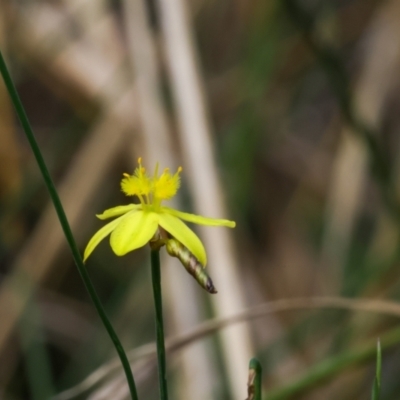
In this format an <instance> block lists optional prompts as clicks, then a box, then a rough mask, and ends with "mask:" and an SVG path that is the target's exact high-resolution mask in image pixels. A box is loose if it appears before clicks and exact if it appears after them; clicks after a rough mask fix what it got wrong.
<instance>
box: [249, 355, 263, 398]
mask: <svg viewBox="0 0 400 400" xmlns="http://www.w3.org/2000/svg"><path fill="white" fill-rule="evenodd" d="M261 378H262V367H261V364H260V362H259V361H258V360H257V359H256V358H252V359H251V360H250V364H249V383H248V398H247V400H261V394H262V389H261V383H262V379H261Z"/></svg>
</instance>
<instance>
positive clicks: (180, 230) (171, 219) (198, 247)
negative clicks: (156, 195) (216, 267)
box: [158, 213, 207, 267]
mask: <svg viewBox="0 0 400 400" xmlns="http://www.w3.org/2000/svg"><path fill="white" fill-rule="evenodd" d="M159 216H160V219H159V221H158V223H159V225H160V226H161V227H163V228H164V229H165V230H166V231H167V232H168V233H170V234H171V235H172V236H173V237H174V238H175V239H176V240H178V241H179V242H181V243H182V244H183V245H184V246H185V247H187V248H188V249H189V251H190V252H191V253H192V254H193V255H194V256H195V257H196V258H197V259H198V260H199V261H200V263H201V265H203V267H205V266H206V264H207V255H206V251H205V250H204V246H203V243H201V240H200V239H199V238H198V237H197V235H196V234H195V233H194V232H193V231H192V230H191V229H190V228H188V227H187V226H186V225H185V224H184V223H183V222H182V221H181V220H180V219H178V218H176V217H175V216H173V215H171V214H167V213H161V214H159Z"/></svg>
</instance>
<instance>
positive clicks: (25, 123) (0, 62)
mask: <svg viewBox="0 0 400 400" xmlns="http://www.w3.org/2000/svg"><path fill="white" fill-rule="evenodd" d="M0 72H1V75H2V76H3V79H4V83H5V85H6V87H7V90H8V93H9V95H10V97H11V101H12V103H13V105H14V107H15V110H16V112H17V115H18V118H19V120H20V122H21V124H22V127H23V130H24V132H25V135H26V137H27V139H28V141H29V144H30V146H31V148H32V151H33V154H34V155H35V158H36V162H37V164H38V166H39V169H40V172H41V173H42V175H43V179H44V181H45V184H46V186H47V189H48V191H49V193H50V197H51V200H52V202H53V204H54V208H55V209H56V213H57V216H58V219H59V220H60V224H61V227H62V229H63V231H64V235H65V237H66V239H67V242H68V245H69V247H70V249H71V252H72V256H73V258H74V261H75V264H76V266H77V268H78V271H79V274H80V275H81V277H82V280H83V282H84V284H85V287H86V289H87V291H88V293H89V296H90V298H91V299H92V302H93V304H94V306H95V308H96V311H97V313H98V314H99V316H100V319H101V321H102V322H103V325H104V327H105V328H106V330H107V332H108V335H109V336H110V339H111V340H112V342H113V344H114V346H115V349H116V351H117V353H118V355H119V358H120V360H121V363H122V366H123V368H124V371H125V375H126V379H127V381H128V385H129V390H130V392H131V396H132V400H138V396H137V392H136V386H135V381H134V379H133V375H132V371H131V367H130V364H129V361H128V357H127V356H126V353H125V351H124V349H123V347H122V344H121V342H120V340H119V338H118V336H117V334H116V333H115V331H114V328H113V327H112V325H111V323H110V321H109V319H108V317H107V315H106V313H105V311H104V309H103V306H102V304H101V302H100V299H99V297H98V296H97V293H96V290H95V289H94V286H93V284H92V282H91V280H90V277H89V274H88V272H87V270H86V268H85V266H84V264H83V261H82V257H81V255H80V252H79V250H78V246H77V245H76V243H75V240H74V237H73V235H72V231H71V227H70V226H69V223H68V220H67V217H66V215H65V212H64V209H63V206H62V204H61V200H60V198H59V196H58V193H57V190H56V188H55V186H54V183H53V181H52V179H51V176H50V173H49V170H48V169H47V166H46V163H45V161H44V158H43V156H42V153H41V152H40V149H39V146H38V144H37V142H36V139H35V135H34V134H33V131H32V128H31V125H30V123H29V120H28V117H27V115H26V112H25V109H24V107H23V105H22V102H21V100H20V98H19V96H18V92H17V90H16V88H15V85H14V83H13V81H12V79H11V76H10V73H9V72H8V69H7V66H6V63H5V61H4V58H3V54H2V53H1V51H0Z"/></svg>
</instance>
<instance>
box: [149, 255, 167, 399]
mask: <svg viewBox="0 0 400 400" xmlns="http://www.w3.org/2000/svg"><path fill="white" fill-rule="evenodd" d="M151 277H152V282H153V295H154V305H155V308H156V336H157V359H158V379H159V385H160V395H161V400H168V389H167V378H166V361H165V344H164V322H163V312H162V294H161V272H160V251H159V250H152V251H151Z"/></svg>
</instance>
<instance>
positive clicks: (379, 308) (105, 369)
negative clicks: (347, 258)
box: [53, 297, 400, 400]
mask: <svg viewBox="0 0 400 400" xmlns="http://www.w3.org/2000/svg"><path fill="white" fill-rule="evenodd" d="M328 308H330V309H343V310H348V311H353V312H372V313H378V314H382V315H390V316H394V317H399V318H400V304H399V303H396V302H393V301H387V300H369V299H348V298H343V297H299V298H293V299H281V300H276V301H271V302H267V303H263V304H259V305H257V306H255V307H252V308H250V309H248V310H245V311H243V312H241V313H238V314H236V315H233V316H230V317H226V318H217V319H214V320H210V321H207V322H204V323H203V324H201V325H199V326H198V327H196V328H195V329H193V330H192V331H190V332H187V333H185V334H182V335H179V336H177V337H173V338H170V339H167V341H166V349H167V351H168V352H169V353H174V352H176V351H178V350H181V349H182V348H184V347H186V346H188V345H191V344H192V343H193V342H196V341H198V340H201V339H203V338H204V337H206V336H208V335H211V334H214V333H216V332H218V331H219V330H221V329H225V328H227V327H228V326H230V325H234V324H237V323H241V322H243V321H250V320H252V319H256V318H263V317H266V316H268V315H270V314H273V313H277V312H283V311H293V310H305V309H328ZM140 359H144V360H142V361H144V364H143V362H141V363H140V369H142V368H144V367H145V365H146V364H151V365H152V366H153V367H155V362H156V359H155V345H154V344H153V343H151V344H146V345H144V346H141V347H139V348H137V349H134V350H132V351H130V352H129V360H130V362H131V363H133V365H132V367H133V368H134V370H138V365H137V364H136V363H137V362H138V361H139V360H140ZM146 360H147V361H146ZM118 369H120V365H119V363H118V361H117V360H111V361H110V362H108V363H106V364H104V365H103V366H101V367H100V368H99V369H97V370H96V371H94V372H93V373H92V374H90V375H89V376H88V377H87V378H86V379H85V380H84V381H82V382H81V383H79V384H78V385H76V386H74V387H73V388H70V389H68V390H67V391H65V392H62V393H60V394H58V395H57V396H56V397H54V398H53V400H68V399H72V398H73V397H75V396H77V395H80V394H82V393H83V392H85V391H87V390H89V389H91V388H92V387H94V386H95V385H97V384H99V382H100V381H102V380H104V379H106V378H107V377H108V376H110V375H114V374H115V372H116V370H118ZM115 400H117V399H115Z"/></svg>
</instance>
